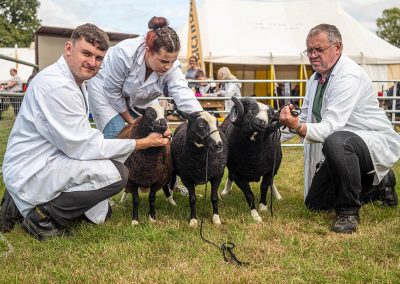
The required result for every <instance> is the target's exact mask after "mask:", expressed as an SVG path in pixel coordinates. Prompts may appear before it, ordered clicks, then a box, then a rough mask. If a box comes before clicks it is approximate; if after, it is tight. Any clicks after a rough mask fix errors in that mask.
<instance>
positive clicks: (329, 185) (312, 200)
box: [305, 131, 374, 215]
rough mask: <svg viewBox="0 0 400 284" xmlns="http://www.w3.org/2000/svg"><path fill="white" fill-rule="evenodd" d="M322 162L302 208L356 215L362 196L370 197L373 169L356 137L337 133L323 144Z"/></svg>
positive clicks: (342, 132) (345, 133) (360, 142)
mask: <svg viewBox="0 0 400 284" xmlns="http://www.w3.org/2000/svg"><path fill="white" fill-rule="evenodd" d="M322 152H323V154H324V155H325V160H324V162H323V163H322V164H321V165H320V166H319V168H318V169H317V171H316V173H315V176H314V178H313V180H312V183H311V187H310V190H309V192H308V195H307V197H306V200H305V204H306V206H307V207H308V208H309V209H312V210H331V209H334V210H335V211H336V213H337V214H339V215H358V211H359V210H360V207H361V200H364V199H365V198H363V195H366V194H369V195H370V194H371V192H370V186H371V185H372V182H373V180H374V174H373V173H372V174H368V173H369V172H371V171H372V170H373V169H374V167H373V164H372V160H371V155H370V153H369V150H368V147H367V145H366V144H365V142H364V141H363V140H362V139H361V137H360V136H358V135H356V134H354V133H352V132H348V131H339V132H335V133H333V134H332V135H330V136H329V137H328V138H327V139H326V140H325V142H324V145H323V148H322Z"/></svg>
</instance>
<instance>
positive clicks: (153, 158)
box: [118, 104, 174, 225]
mask: <svg viewBox="0 0 400 284" xmlns="http://www.w3.org/2000/svg"><path fill="white" fill-rule="evenodd" d="M167 127H168V125H167V121H166V119H165V118H164V109H163V108H162V107H161V106H160V105H157V104H154V105H151V106H149V107H147V108H146V110H145V112H144V115H143V116H141V117H139V118H137V119H136V120H135V123H134V124H130V125H127V126H126V127H125V128H124V129H122V131H121V133H120V134H119V135H118V138H131V139H132V138H133V139H137V138H144V137H147V136H148V135H149V134H150V133H151V132H158V133H164V132H165V131H166V130H167ZM125 165H126V166H127V168H128V169H129V178H128V183H127V185H126V187H125V190H126V192H130V193H132V195H133V208H132V225H137V224H138V220H139V219H138V217H139V216H138V207H139V193H138V189H139V187H140V188H150V192H149V205H150V211H149V220H150V221H151V222H154V221H155V219H156V210H155V207H154V203H155V198H156V192H157V191H158V190H159V189H160V188H163V190H164V193H165V195H166V196H167V198H172V196H171V194H170V192H169V190H168V187H166V184H167V183H168V181H169V180H170V178H171V173H172V158H171V146H170V144H168V145H166V146H164V147H153V148H147V149H143V150H138V151H134V152H133V153H132V154H131V155H130V156H129V157H128V159H127V160H126V161H125ZM172 201H173V200H172ZM170 202H171V201H170ZM173 203H174V202H173Z"/></svg>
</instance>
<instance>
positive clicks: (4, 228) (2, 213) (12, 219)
mask: <svg viewBox="0 0 400 284" xmlns="http://www.w3.org/2000/svg"><path fill="white" fill-rule="evenodd" d="M23 219H24V217H22V215H21V213H20V212H19V210H18V208H17V206H16V205H15V202H14V200H13V198H12V196H11V195H10V193H9V192H8V190H7V189H6V190H5V191H4V195H3V198H2V200H1V210H0V231H1V232H3V233H6V232H9V231H11V230H12V229H13V228H14V225H15V223H17V222H20V221H22V220H23Z"/></svg>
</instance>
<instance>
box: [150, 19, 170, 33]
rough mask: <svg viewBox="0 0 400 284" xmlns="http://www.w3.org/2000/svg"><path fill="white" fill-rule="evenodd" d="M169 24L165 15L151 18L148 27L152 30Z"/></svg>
mask: <svg viewBox="0 0 400 284" xmlns="http://www.w3.org/2000/svg"><path fill="white" fill-rule="evenodd" d="M165 26H168V21H167V19H166V18H164V17H155V16H154V17H153V18H151V19H150V21H149V24H148V27H149V29H151V30H155V29H159V28H162V27H165Z"/></svg>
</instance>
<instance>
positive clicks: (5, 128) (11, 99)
mask: <svg viewBox="0 0 400 284" xmlns="http://www.w3.org/2000/svg"><path fill="white" fill-rule="evenodd" d="M193 82H197V81H193ZM202 82H203V83H204V82H217V83H218V82H219V83H225V82H230V81H228V80H209V81H202ZM239 82H247V83H249V82H260V83H271V82H272V83H279V82H295V83H298V82H303V83H306V81H305V80H239ZM374 82H382V81H374ZM384 82H393V83H395V84H394V90H393V97H385V96H382V97H378V100H379V102H380V104H381V106H382V107H383V108H386V106H387V105H388V102H389V101H391V102H392V103H391V108H390V109H387V108H386V110H385V111H386V114H387V115H388V118H389V120H390V121H391V123H392V125H393V127H394V128H395V129H396V130H397V131H398V132H400V127H399V126H398V125H400V109H398V108H396V102H397V105H398V104H399V102H400V97H398V96H396V95H395V94H397V84H396V82H397V81H384ZM23 96H24V94H23V93H10V92H0V157H3V156H4V153H5V149H6V146H7V140H8V137H9V134H10V132H11V129H12V127H13V125H14V121H15V118H16V116H17V115H18V112H19V108H20V106H21V103H22V100H23ZM254 98H255V99H257V100H261V101H265V100H287V101H290V100H301V99H302V97H298V96H265V97H259V96H258V97H254ZM230 99H231V98H230V97H215V96H208V97H198V100H199V101H202V100H219V101H221V100H222V101H225V100H230ZM160 100H168V101H170V100H172V98H170V97H160ZM397 100H399V102H398V101H397ZM212 112H213V113H214V114H215V115H219V114H220V115H221V116H224V115H226V114H227V111H226V110H214V111H212ZM169 123H170V125H172V126H173V125H177V124H179V123H180V122H179V121H170V122H169ZM93 125H94V124H93ZM283 146H284V147H293V146H295V147H297V146H302V144H293V143H291V144H290V143H289V144H284V145H283Z"/></svg>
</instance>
